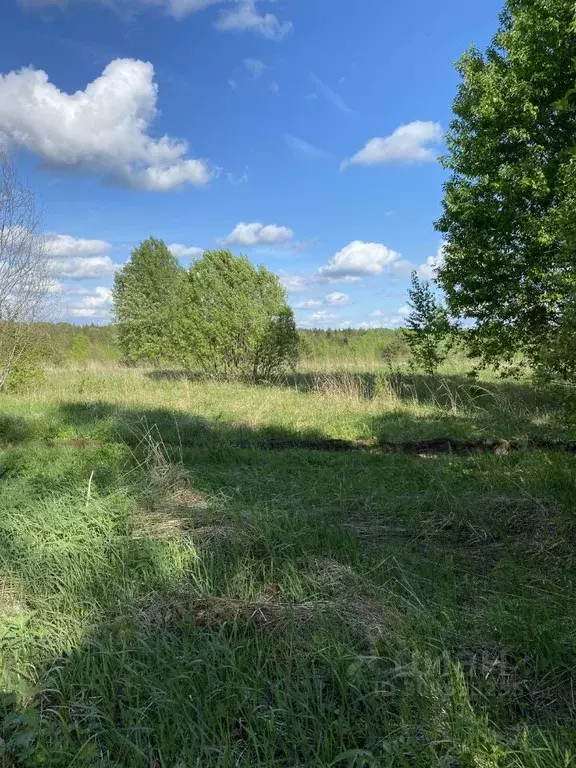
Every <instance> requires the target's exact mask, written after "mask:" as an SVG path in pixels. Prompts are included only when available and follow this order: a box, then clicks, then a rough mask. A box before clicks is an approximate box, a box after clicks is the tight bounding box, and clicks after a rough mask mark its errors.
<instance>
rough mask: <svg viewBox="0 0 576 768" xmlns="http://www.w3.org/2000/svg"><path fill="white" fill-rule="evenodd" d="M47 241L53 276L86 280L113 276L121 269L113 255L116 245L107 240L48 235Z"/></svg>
mask: <svg viewBox="0 0 576 768" xmlns="http://www.w3.org/2000/svg"><path fill="white" fill-rule="evenodd" d="M47 244H48V248H49V255H50V262H51V273H52V276H53V278H67V279H69V280H82V279H90V278H97V277H111V276H112V275H113V274H114V272H115V271H116V270H117V269H118V266H117V265H116V264H114V262H113V261H112V259H111V258H110V250H111V248H112V246H111V245H110V243H107V242H106V241H105V240H86V239H84V238H82V237H71V236H70V235H48V236H47Z"/></svg>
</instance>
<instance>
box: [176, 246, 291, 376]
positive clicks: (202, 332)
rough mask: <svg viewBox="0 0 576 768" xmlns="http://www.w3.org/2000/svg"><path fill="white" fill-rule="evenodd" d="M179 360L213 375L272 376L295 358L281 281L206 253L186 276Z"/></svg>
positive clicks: (243, 262) (242, 261)
mask: <svg viewBox="0 0 576 768" xmlns="http://www.w3.org/2000/svg"><path fill="white" fill-rule="evenodd" d="M184 325H185V329H184V333H183V334H182V336H181V338H180V342H181V344H180V351H179V359H180V361H181V362H182V363H183V364H184V365H186V366H187V367H190V368H192V367H195V366H199V367H201V368H202V369H203V370H204V371H207V372H210V373H213V374H215V375H225V376H228V375H234V374H242V375H249V376H252V377H253V378H255V379H257V378H261V377H265V376H270V375H271V374H274V373H277V372H279V371H281V370H282V369H283V368H285V367H287V366H293V365H294V364H295V363H296V361H297V358H298V335H297V332H296V327H295V324H294V316H293V313H292V310H291V309H290V307H289V306H288V305H287V303H286V293H285V291H284V289H283V288H282V286H281V285H280V281H279V280H278V278H277V277H276V275H273V274H272V273H271V272H269V271H268V270H266V269H265V268H264V267H262V266H260V267H258V268H256V267H254V266H253V265H252V263H251V262H250V261H249V260H248V259H247V258H246V257H245V256H239V257H237V256H234V255H233V254H232V253H230V251H227V250H221V251H207V252H206V253H205V254H204V256H203V257H202V258H201V259H198V260H197V261H195V262H194V263H193V264H192V265H191V267H190V269H189V271H188V286H187V291H186V309H185V312H184Z"/></svg>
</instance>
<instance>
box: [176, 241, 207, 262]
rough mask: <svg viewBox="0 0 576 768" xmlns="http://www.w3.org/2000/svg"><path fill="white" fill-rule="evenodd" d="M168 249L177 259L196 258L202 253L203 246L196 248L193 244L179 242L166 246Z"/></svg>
mask: <svg viewBox="0 0 576 768" xmlns="http://www.w3.org/2000/svg"><path fill="white" fill-rule="evenodd" d="M168 250H169V251H171V252H172V254H173V255H174V256H175V257H176V258H177V259H197V258H199V257H200V256H202V254H203V253H204V249H203V248H197V247H196V246H194V245H182V244H181V243H172V245H169V246H168Z"/></svg>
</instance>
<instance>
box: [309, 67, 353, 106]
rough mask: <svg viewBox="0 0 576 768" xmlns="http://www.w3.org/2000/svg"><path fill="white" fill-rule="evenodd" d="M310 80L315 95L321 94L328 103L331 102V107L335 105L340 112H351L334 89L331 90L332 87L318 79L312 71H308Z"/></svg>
mask: <svg viewBox="0 0 576 768" xmlns="http://www.w3.org/2000/svg"><path fill="white" fill-rule="evenodd" d="M310 80H311V81H312V83H313V84H314V85H315V86H316V94H317V95H318V94H319V95H320V96H323V97H324V98H325V99H326V101H327V102H328V103H329V104H332V106H333V107H336V109H339V110H340V111H341V112H347V113H350V112H352V110H351V109H350V107H349V106H348V104H346V102H345V101H344V99H343V98H342V96H340V95H339V94H338V93H336V91H333V90H332V88H330V87H329V86H327V85H326V83H325V82H323V81H322V80H320V78H319V77H317V76H316V75H315V74H314V73H313V72H311V73H310Z"/></svg>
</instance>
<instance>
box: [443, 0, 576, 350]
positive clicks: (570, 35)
mask: <svg viewBox="0 0 576 768" xmlns="http://www.w3.org/2000/svg"><path fill="white" fill-rule="evenodd" d="M575 20H576V5H575V3H574V0H508V2H507V3H506V6H505V9H504V11H503V12H502V15H501V18H500V21H501V24H500V28H499V30H498V32H497V34H496V36H495V38H494V40H493V42H492V44H491V46H490V47H489V48H488V50H487V51H486V53H485V54H484V55H482V54H481V53H480V52H479V51H478V50H476V49H471V50H469V51H468V52H467V53H465V54H464V56H463V57H462V58H461V59H460V61H459V63H458V71H459V72H460V74H461V77H462V82H461V85H460V88H459V92H458V95H457V98H456V100H455V103H454V112H455V118H454V120H453V122H452V125H451V128H450V131H449V134H448V137H447V144H448V154H447V156H446V157H445V158H444V164H445V166H446V167H447V168H448V169H450V171H451V172H452V174H451V178H450V180H449V181H448V183H447V184H446V186H445V198H444V214H443V216H442V218H441V219H440V221H439V222H438V225H437V226H438V228H439V229H440V231H441V232H443V233H444V234H445V238H446V247H445V251H444V252H445V262H444V264H443V266H442V267H441V268H440V270H439V276H438V277H439V283H440V285H441V287H442V288H443V290H444V292H445V295H446V299H447V303H448V307H449V309H450V311H451V313H452V314H453V315H455V316H456V317H458V318H472V319H474V320H475V327H474V329H473V330H471V331H470V332H469V333H467V339H468V343H469V344H470V347H471V352H472V354H473V355H477V356H479V357H481V358H483V359H484V360H485V361H488V362H496V361H498V360H502V359H511V358H512V356H513V355H514V354H515V353H516V352H517V351H522V352H524V353H526V354H528V356H529V357H531V358H532V359H533V361H534V362H536V363H538V362H541V361H542V359H543V353H544V352H546V351H547V350H548V352H549V350H550V344H551V343H556V344H557V340H558V339H559V338H560V337H561V335H562V334H563V333H564V334H565V333H566V328H567V325H570V324H571V323H573V321H574V318H575V317H576V312H575V305H576V215H575V214H576V207H575V206H576V159H575V158H576V24H575ZM574 329H575V330H576V326H574ZM568 335H570V334H568Z"/></svg>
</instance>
